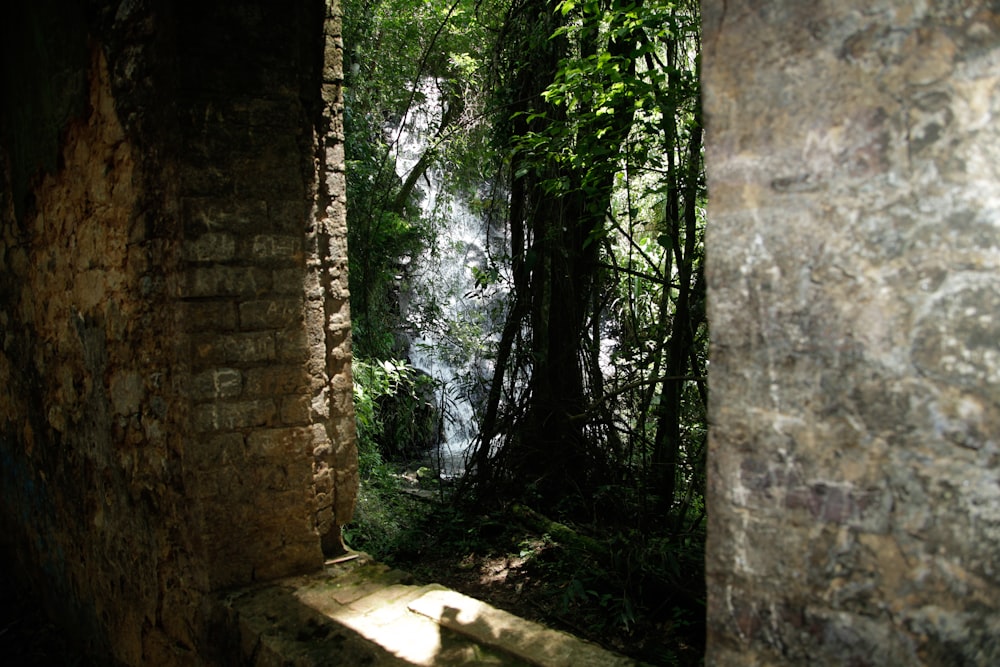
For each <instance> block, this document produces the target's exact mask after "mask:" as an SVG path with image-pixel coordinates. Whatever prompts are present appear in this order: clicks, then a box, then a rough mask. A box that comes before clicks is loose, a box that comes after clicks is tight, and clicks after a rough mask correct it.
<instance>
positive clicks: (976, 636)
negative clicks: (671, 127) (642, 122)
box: [704, 0, 1000, 665]
mask: <svg viewBox="0 0 1000 667" xmlns="http://www.w3.org/2000/svg"><path fill="white" fill-rule="evenodd" d="M704 35H705V65H704V90H705V100H704V101H705V110H706V115H707V119H708V134H707V136H708V145H707V165H708V174H709V227H708V229H709V231H708V234H709V238H708V240H707V246H708V251H707V252H708V273H709V275H708V277H709V303H710V320H711V323H712V332H713V334H712V367H711V377H710V381H711V386H712V403H711V413H712V417H711V421H712V430H711V435H710V442H711V444H710V479H709V508H708V509H709V517H710V528H709V544H708V557H707V570H708V591H709V600H708V620H709V655H708V663H709V664H713V665H755V664H782V663H788V664H807V663H808V664H830V665H833V664H856V665H897V664H907V665H917V664H923V665H939V664H970V665H987V664H996V663H997V662H998V661H1000V602H998V601H1000V570H998V569H997V565H996V554H997V553H1000V484H998V482H1000V449H998V440H997V433H1000V382H998V378H1000V352H998V347H997V341H998V340H1000V319H997V313H998V312H1000V310H998V306H1000V301H998V298H997V296H996V295H997V294H998V293H1000V291H998V288H1000V250H998V249H1000V225H998V220H1000V185H998V184H1000V167H998V165H1000V124H998V123H997V118H998V116H1000V95H998V91H1000V78H998V74H997V72H998V71H1000V69H998V65H1000V16H998V15H997V14H996V13H994V12H993V11H991V10H990V9H988V8H986V7H983V6H982V4H981V3H973V2H959V3H951V5H949V6H948V8H947V9H945V8H943V6H939V5H935V4H933V3H931V4H926V3H911V2H903V1H894V0H876V1H874V2H821V3H818V4H817V3H812V4H808V5H807V4H803V3H797V2H789V1H783V0H773V1H769V2H750V1H739V2H733V1H732V0H730V1H729V2H711V3H705V7H704Z"/></svg>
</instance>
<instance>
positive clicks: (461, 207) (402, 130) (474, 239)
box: [394, 77, 491, 477]
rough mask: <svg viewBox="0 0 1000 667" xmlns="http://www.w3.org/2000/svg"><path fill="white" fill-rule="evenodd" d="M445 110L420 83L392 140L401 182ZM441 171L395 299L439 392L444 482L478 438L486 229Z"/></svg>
mask: <svg viewBox="0 0 1000 667" xmlns="http://www.w3.org/2000/svg"><path fill="white" fill-rule="evenodd" d="M444 104H446V102H445V101H444V100H443V98H442V96H441V93H440V90H439V88H438V81H437V80H436V79H434V78H431V77H427V78H424V79H421V81H420V83H419V86H418V88H417V94H416V95H415V98H414V103H413V104H412V105H411V108H410V111H409V112H408V113H407V115H406V116H405V117H404V118H403V121H402V123H401V124H400V126H398V127H396V128H394V134H395V136H396V137H397V151H398V153H397V158H396V171H397V174H398V175H399V177H400V178H402V179H405V178H406V177H407V175H408V174H409V173H410V170H412V169H413V168H414V167H415V166H416V165H417V162H418V161H419V160H420V157H421V155H423V153H424V152H425V151H426V150H428V148H429V147H430V145H431V143H432V142H433V140H434V136H435V134H436V133H437V131H438V128H439V125H440V122H441V117H442V115H443V112H444V106H443V105H444ZM445 181H446V178H445V173H444V170H443V169H442V168H441V167H440V166H439V165H438V164H432V165H431V167H430V168H428V169H427V171H426V173H425V174H424V176H423V177H422V178H421V181H420V192H421V195H422V196H421V198H420V209H421V216H422V217H423V218H424V219H425V220H430V221H431V222H432V225H433V229H435V231H436V234H435V239H434V241H433V243H432V246H431V247H430V248H428V249H427V250H426V251H425V252H424V253H423V254H422V255H421V256H420V257H417V258H415V259H414V260H413V261H412V262H411V266H410V267H409V268H410V271H409V274H410V285H409V289H404V290H403V293H402V295H401V297H400V301H401V303H400V307H401V310H402V312H403V316H404V319H405V320H406V321H407V322H408V323H409V324H410V325H411V326H412V329H413V332H414V333H413V334H412V336H411V339H410V348H409V357H410V362H411V363H412V364H413V365H414V366H415V367H417V368H418V369H420V370H421V371H423V372H425V373H427V374H428V375H430V376H432V377H433V378H434V379H435V380H436V381H437V384H438V386H439V388H440V389H439V392H438V407H439V409H441V410H442V415H443V437H442V439H441V442H440V445H439V447H438V451H437V452H436V454H437V460H438V462H439V464H440V470H441V474H442V475H443V476H445V477H454V476H457V475H460V474H461V473H462V472H463V471H464V468H465V457H466V454H467V451H468V449H469V446H470V445H471V443H472V441H473V438H474V437H475V432H476V411H475V409H474V407H473V405H474V404H478V403H479V402H480V401H479V400H477V398H476V397H477V396H481V394H482V387H483V386H485V382H486V378H488V377H489V374H490V373H491V368H490V364H489V362H488V361H486V360H485V359H484V353H485V351H486V348H487V339H488V334H487V333H484V328H485V329H487V330H489V329H490V328H491V327H489V326H488V320H489V307H490V305H491V304H490V303H489V302H488V301H486V300H485V299H483V298H481V297H477V296H475V295H474V292H475V289H476V279H475V274H474V273H473V267H475V268H476V269H479V270H484V269H485V268H486V259H487V249H486V243H487V241H486V239H487V238H488V236H487V231H488V230H487V224H486V221H485V220H484V218H483V216H481V215H479V214H477V213H475V212H474V211H473V210H472V208H471V206H470V204H471V200H472V197H471V196H470V195H468V194H466V193H458V192H454V191H452V190H453V189H449V188H448V187H447V183H446V182H445Z"/></svg>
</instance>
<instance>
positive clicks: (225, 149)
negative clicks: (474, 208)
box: [0, 0, 357, 664]
mask: <svg viewBox="0 0 1000 667" xmlns="http://www.w3.org/2000/svg"><path fill="white" fill-rule="evenodd" d="M107 4H108V3H84V4H83V6H82V8H81V6H80V5H79V4H78V3H71V2H62V1H61V0H51V1H50V2H45V3H32V2H18V3H15V5H14V6H13V7H12V8H11V12H10V20H9V21H5V24H4V28H3V30H4V33H3V37H4V40H3V41H4V44H3V48H4V54H3V55H4V58H3V63H4V68H3V70H2V73H3V77H2V79H0V86H2V93H3V94H2V95H0V99H3V101H4V103H3V105H2V113H0V121H2V124H0V157H2V160H0V165H2V170H0V176H2V181H3V185H4V187H3V190H2V198H0V326H2V333H0V461H2V467H0V495H2V500H3V503H2V508H0V533H2V535H3V538H2V539H3V546H4V557H5V561H10V562H9V563H6V562H5V565H9V567H12V568H16V569H17V570H18V571H19V572H20V573H21V578H22V579H23V580H24V581H26V582H30V583H31V585H32V586H33V588H34V589H35V590H36V591H37V592H38V593H39V594H40V595H42V596H43V597H45V598H47V601H48V604H49V607H50V608H51V609H52V610H53V611H54V612H55V613H56V614H57V615H59V616H61V617H62V618H63V619H64V621H65V622H66V624H67V626H69V627H73V628H76V630H77V632H78V634H79V635H80V636H81V638H82V639H83V641H84V642H85V643H88V644H89V645H90V648H91V650H92V651H94V652H96V653H98V654H104V655H112V656H113V657H114V659H115V660H116V661H118V662H121V663H124V664H185V663H192V664H197V663H198V661H199V660H200V658H199V656H198V650H199V642H200V641H201V640H202V633H203V632H204V631H205V629H204V627H203V626H202V625H201V624H202V619H201V618H200V611H199V609H200V604H201V602H200V600H201V596H202V595H203V594H204V593H206V592H209V591H213V590H217V589H219V588H221V587H225V586H230V585H238V584H243V583H247V582H250V581H254V580H259V579H266V578H272V577H277V576H281V575H284V574H289V573H292V572H300V571H305V570H309V569H315V568H318V567H319V566H320V565H321V564H322V559H323V551H324V549H325V550H326V551H327V552H335V551H336V550H337V549H338V548H339V547H340V538H339V525H341V524H343V523H344V522H346V521H347V520H348V519H349V518H350V515H351V513H352V511H353V503H354V495H355V492H356V486H357V469H356V452H355V448H354V420H353V413H352V404H351V390H350V389H351V378H350V335H349V334H350V317H349V312H348V306H347V288H346V285H347V276H346V268H345V267H346V248H345V238H346V232H345V220H344V198H343V197H344V194H343V193H344V185H343V150H342V146H341V144H340V142H341V140H342V125H341V118H340V88H339V86H340V44H339V28H338V22H337V20H336V16H335V15H336V7H334V6H328V5H327V4H324V3H323V2H308V3H290V4H289V3H284V2H276V1H275V2H267V1H259V2H250V3H244V2H241V3H230V2H222V1H221V0H219V1H211V0H209V1H199V2H197V3H196V2H178V3H157V2H153V3H122V4H121V6H106V5H107ZM15 63H16V66H14V64H15ZM66 82H79V85H76V86H73V85H66ZM26 138H27V139H26Z"/></svg>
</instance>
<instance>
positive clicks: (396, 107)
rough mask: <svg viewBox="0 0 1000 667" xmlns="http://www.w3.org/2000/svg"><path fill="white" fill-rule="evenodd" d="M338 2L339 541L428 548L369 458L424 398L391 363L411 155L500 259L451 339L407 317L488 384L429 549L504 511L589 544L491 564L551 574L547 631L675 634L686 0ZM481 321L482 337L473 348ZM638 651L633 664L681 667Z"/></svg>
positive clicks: (691, 165) (693, 430) (697, 123)
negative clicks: (347, 531)
mask: <svg viewBox="0 0 1000 667" xmlns="http://www.w3.org/2000/svg"><path fill="white" fill-rule="evenodd" d="M345 9H346V10H347V21H346V23H345V28H346V33H345V34H346V39H347V43H348V67H349V69H350V66H351V65H352V64H354V65H357V67H356V68H355V69H354V73H353V74H350V75H349V76H348V81H347V93H346V94H347V104H348V109H347V113H346V125H347V137H348V138H347V141H348V144H347V147H348V168H349V181H348V184H349V197H350V206H349V216H350V217H349V234H350V238H349V246H350V263H351V266H350V270H351V281H352V282H351V290H352V311H353V317H354V336H355V345H356V352H357V356H356V358H355V364H356V366H355V373H356V381H357V383H358V384H359V386H360V388H358V387H356V393H355V397H356V406H357V414H358V420H359V430H360V432H361V434H362V437H361V439H362V445H363V452H362V456H363V461H364V462H365V470H366V471H368V474H370V475H371V476H370V477H369V480H370V481H369V482H368V483H367V485H366V486H364V487H363V491H362V503H361V510H360V512H359V515H360V519H361V520H360V522H359V523H358V524H357V526H356V527H354V528H352V530H354V531H355V535H356V536H357V537H356V539H358V540H363V541H364V543H365V544H375V545H377V546H378V549H384V550H385V551H384V554H385V555H384V557H386V558H388V559H390V560H392V559H393V558H397V559H400V560H407V559H409V561H408V562H410V563H413V562H415V560H414V559H417V558H418V557H419V556H421V555H422V556H428V555H431V554H430V553H429V550H431V548H430V547H428V545H427V541H428V540H427V537H426V533H427V532H430V528H429V527H427V526H429V524H426V525H425V524H424V523H423V521H424V520H423V519H420V518H419V517H420V516H423V511H424V510H421V509H417V508H418V507H421V506H419V505H418V506H413V505H412V504H407V502H406V501H400V500H399V499H398V498H397V496H399V493H398V488H397V482H396V481H395V480H396V478H395V477H393V474H392V472H391V470H390V469H389V467H388V466H386V465H385V464H384V463H383V461H385V460H386V458H387V457H389V456H392V455H395V454H398V452H399V447H400V446H401V445H400V444H399V443H405V442H412V441H413V440H414V434H413V433H410V432H408V428H409V426H411V425H412V424H415V423H417V422H419V421H420V418H419V415H418V412H417V410H419V406H420V405H421V404H422V403H427V402H428V401H427V400H426V394H424V393H423V392H425V391H426V390H427V389H428V387H426V386H425V387H421V386H420V383H421V379H420V378H419V375H418V374H415V373H414V372H413V371H412V369H410V368H408V367H407V365H406V364H405V363H404V362H401V361H399V359H400V358H401V357H402V354H403V350H402V347H403V346H402V345H401V344H400V338H401V332H404V331H406V329H407V327H408V326H409V325H410V324H411V323H407V322H403V321H402V319H401V316H400V312H399V308H398V300H397V297H398V294H399V292H400V290H401V289H403V288H404V287H405V285H406V282H407V280H408V268H407V267H408V266H409V260H410V259H411V258H414V257H417V256H418V255H419V254H420V253H421V252H423V251H425V249H426V248H428V247H432V246H433V242H434V234H435V224H436V221H434V220H426V219H421V218H420V217H419V216H418V215H417V214H416V209H415V207H414V205H413V204H414V202H415V200H416V197H418V196H419V193H418V190H419V188H418V187H417V186H416V183H417V182H418V181H419V178H420V175H421V173H422V172H421V171H420V170H421V169H425V168H426V166H427V164H430V163H432V162H435V161H436V162H437V163H439V164H442V165H444V166H445V173H446V176H447V178H448V179H449V182H450V183H451V184H452V186H453V187H454V188H456V189H461V188H465V189H472V190H474V189H477V188H481V186H482V184H484V183H489V184H490V185H491V188H490V189H491V192H490V193H489V194H488V195H487V194H485V193H483V192H480V194H481V195H482V201H483V202H484V203H483V211H484V213H485V214H487V215H491V216H494V217H496V218H501V217H502V218H503V219H504V225H505V228H504V238H505V241H506V243H507V252H506V253H499V254H493V255H491V256H490V257H489V258H488V261H486V262H484V263H483V264H482V265H480V266H477V267H475V269H474V277H475V281H476V287H475V289H474V291H473V293H474V294H477V295H480V296H482V297H484V298H483V301H484V303H487V302H490V300H489V299H487V298H485V297H486V296H492V295H496V294H504V293H508V292H509V294H510V298H509V300H508V301H507V303H506V304H505V307H504V309H503V312H502V313H491V314H488V315H484V317H483V321H482V322H474V323H473V324H474V326H473V325H470V324H469V323H468V322H446V321H442V320H441V317H440V313H439V312H434V307H433V304H434V300H433V299H428V301H427V303H428V304H430V305H429V306H428V312H427V313H426V315H425V316H424V317H423V319H422V320H421V322H420V326H421V327H436V328H437V329H439V330H440V331H443V332H447V333H448V334H449V336H450V339H451V342H450V343H449V344H450V345H452V346H453V347H454V349H455V350H456V351H457V352H456V353H458V352H461V353H463V354H464V353H469V351H470V350H471V351H472V353H473V354H475V355H477V360H479V361H480V362H481V363H482V364H483V365H486V364H487V363H492V366H493V369H494V372H493V379H492V383H491V384H490V386H489V387H486V388H484V389H482V390H481V393H480V397H481V401H480V402H481V405H482V421H481V431H482V432H481V433H480V437H479V441H478V448H477V450H476V452H475V456H474V460H473V462H472V465H473V468H472V475H471V476H470V477H469V478H468V479H466V480H465V483H464V485H463V486H462V491H463V492H468V493H465V494H464V495H463V498H464V497H474V498H475V500H476V504H475V505H473V507H475V508H476V510H475V511H474V512H473V511H470V510H468V509H462V508H467V507H468V506H465V505H457V506H455V507H453V508H450V509H448V510H444V509H434V510H432V514H433V516H434V518H433V519H429V520H428V521H430V522H431V523H434V522H436V523H435V528H439V529H440V530H438V531H436V532H434V534H435V535H438V539H440V540H441V543H442V544H444V545H449V546H446V547H445V548H450V549H452V550H453V552H461V551H466V550H471V551H477V550H478V551H482V550H484V549H496V548H498V547H497V546H496V542H495V541H494V540H493V539H492V538H491V539H486V538H487V535H486V534H487V533H491V535H492V533H495V532H498V531H499V532H501V533H503V534H504V535H506V534H507V532H508V530H511V529H509V528H508V527H507V526H506V524H505V522H508V521H510V517H509V516H508V515H507V514H505V512H506V509H507V508H509V507H510V506H511V504H512V503H514V502H524V503H528V504H530V505H531V506H533V507H534V508H535V509H537V510H539V511H541V512H542V513H545V514H548V515H551V516H553V517H556V518H558V519H559V520H560V521H561V522H563V523H564V524H565V525H566V526H569V527H570V529H571V530H577V531H580V532H586V533H587V534H588V535H591V536H593V539H594V540H595V541H596V542H598V543H599V544H600V545H602V546H600V548H598V549H596V552H598V553H596V554H595V553H594V552H595V550H593V549H584V550H582V551H581V550H579V549H576V548H575V547H573V546H572V545H571V544H570V542H572V540H571V541H570V542H566V541H565V540H561V539H559V538H558V537H557V536H555V535H554V534H552V533H551V532H544V531H543V533H542V534H534V535H530V536H527V537H526V536H525V534H524V532H523V531H522V532H521V534H520V536H519V537H518V536H516V535H515V534H514V533H517V530H516V529H515V530H513V532H512V533H511V535H510V536H509V537H510V539H513V540H515V545H520V546H516V547H515V546H511V547H510V548H511V549H512V551H513V553H515V555H516V556H517V558H520V559H526V561H525V562H526V563H531V564H532V565H531V566H530V567H533V568H535V571H536V573H538V574H539V575H540V576H544V577H549V578H551V579H552V580H553V581H560V582H563V583H562V584H561V585H560V586H556V587H552V588H546V595H548V597H546V598H545V602H544V603H543V606H545V607H546V609H547V610H548V611H549V613H550V614H551V615H552V616H553V617H559V616H560V615H564V616H571V617H572V618H574V619H576V622H577V623H583V624H584V625H586V626H587V628H589V629H590V630H593V631H595V632H596V633H598V634H601V633H604V634H606V635H619V636H629V635H630V634H631V633H636V632H639V631H640V629H642V628H645V629H647V630H648V629H649V628H650V627H652V626H651V624H659V625H658V626H657V627H661V628H662V627H669V628H670V630H669V631H670V632H676V633H680V634H685V633H687V635H686V636H689V637H690V636H693V635H696V634H697V633H698V632H701V630H700V627H701V626H700V616H701V613H702V610H701V608H700V606H701V605H703V595H704V592H703V583H702V580H703V577H702V567H703V566H702V554H703V548H704V519H705V506H704V489H705V449H706V432H707V425H706V405H707V392H708V387H707V383H706V380H705V375H706V368H707V350H708V330H707V323H706V317H705V296H704V291H705V281H704V242H703V239H704V230H705V215H704V210H705V198H706V192H705V179H704V174H703V165H702V162H703V158H702V153H703V147H702V119H701V113H700V106H699V97H700V89H699V74H698V63H699V58H700V55H699V54H700V37H699V34H700V28H699V20H700V19H699V15H698V5H697V3H695V2H693V1H691V0H562V1H561V2H559V1H556V0H484V1H483V2H478V3H476V2H472V1H466V0H446V1H444V2H442V1H441V0H432V1H430V2H416V1H415V0H359V1H354V2H346V3H345ZM422 75H434V76H436V77H438V80H439V82H440V84H439V85H440V86H441V89H442V90H443V91H444V95H445V98H446V99H447V100H448V108H449V109H450V111H447V112H445V113H443V114H442V118H441V126H440V129H439V131H438V138H437V141H436V142H434V143H433V145H432V147H431V149H430V150H429V151H428V154H427V155H426V156H425V157H424V158H421V161H420V162H418V166H417V167H415V168H414V170H413V171H412V172H411V173H410V174H409V175H408V176H404V177H403V178H399V177H397V176H396V173H395V167H394V154H395V145H394V142H395V140H396V138H395V136H394V135H393V133H392V132H391V131H387V128H392V127H394V126H395V125H396V124H397V123H398V122H399V119H401V118H402V117H403V116H404V115H405V113H406V110H407V108H408V107H409V106H410V105H411V104H412V103H413V102H414V100H415V99H416V97H417V96H418V95H419V93H418V90H417V86H416V82H417V81H418V80H419V78H420V77H421V76H422ZM494 322H501V323H502V329H500V330H499V331H498V334H499V335H497V336H490V335H488V334H487V333H484V331H488V329H489V327H488V325H489V324H491V323H494ZM498 329H499V327H498ZM394 420H395V421H394ZM366 452H367V453H366ZM378 470H382V471H383V473H384V474H376V473H375V471H378ZM484 508H491V509H490V510H489V511H490V512H491V514H488V515H484V514H483V511H484ZM438 512H446V514H439V513H438ZM470 512H471V513H470ZM492 512H496V514H492ZM394 513H399V514H398V515H396V514H394ZM484 517H485V518H484ZM490 517H492V518H490ZM498 517H502V518H498ZM414 525H419V526H425V527H423V528H413V526H414ZM498 526H499V527H498ZM421 531H424V532H421ZM492 537H496V535H492ZM383 538H384V539H383ZM485 542H488V543H489V544H488V545H487V544H485ZM521 543H523V544H521ZM522 552H523V553H522ZM526 567H527V566H526ZM529 569H530V568H529ZM573 629H576V630H579V628H573ZM694 643H695V644H697V642H694ZM661 648H662V650H663V652H662V653H661V654H659V655H651V654H650V655H643V659H645V660H648V661H650V662H657V663H660V664H678V663H679V662H680V661H681V658H679V657H678V655H672V654H669V650H668V649H666V648H663V647H661ZM689 657H690V656H689Z"/></svg>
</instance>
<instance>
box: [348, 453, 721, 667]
mask: <svg viewBox="0 0 1000 667" xmlns="http://www.w3.org/2000/svg"><path fill="white" fill-rule="evenodd" d="M437 483H438V482H437V481H436V480H427V479H425V480H417V479H416V478H415V476H414V475H410V474H406V472H405V471H403V470H402V469H400V470H395V469H393V468H392V466H391V465H385V466H384V468H383V469H382V471H381V472H380V473H378V474H377V475H373V476H369V477H368V478H367V480H366V481H365V483H363V484H362V490H361V493H360V494H359V503H358V510H357V513H356V515H355V520H354V522H353V523H352V524H351V525H350V526H348V527H347V530H346V536H347V539H348V542H349V544H350V545H351V546H352V547H353V548H355V549H359V550H363V551H366V552H368V553H370V554H371V555H372V556H374V557H375V558H377V559H378V560H381V561H383V562H386V563H388V564H390V565H393V566H395V567H399V568H401V569H404V570H407V571H409V572H412V573H413V574H414V575H415V576H416V577H417V578H418V579H421V580H424V581H428V582H430V581H433V582H438V583H442V584H444V585H447V586H449V587H451V588H454V589H456V590H459V591H461V592H464V593H466V594H468V595H472V596H474V597H477V598H480V599H484V600H486V601H488V602H490V603H492V604H494V605H495V606H498V607H501V608H505V609H507V610H508V611H511V612H513V613H516V614H518V615H520V616H523V617H526V618H529V619H533V620H537V621H540V622H543V623H545V624H547V625H550V626H552V627H556V628H560V629H563V630H567V631H569V632H572V633H574V634H577V635H579V636H582V637H584V638H586V639H589V640H591V641H595V642H597V643H600V644H603V645H604V646H606V647H608V648H610V649H613V650H615V651H618V652H620V653H624V654H627V655H630V656H631V657H634V658H636V659H638V660H641V661H643V662H645V663H648V664H651V665H670V666H674V665H678V666H681V665H683V666H687V665H700V664H702V653H703V649H704V621H703V619H704V584H703V581H704V576H703V565H702V563H703V548H704V547H703V545H704V536H703V535H690V536H687V537H685V538H683V539H667V538H666V537H664V536H657V535H644V534H642V533H641V532H640V531H637V530H634V529H632V530H630V529H624V528H613V527H612V528H609V527H605V528H604V529H600V530H597V529H595V528H594V527H593V526H573V525H566V524H554V525H557V526H559V527H560V529H558V530H555V529H553V530H540V529H539V526H538V524H537V523H534V522H532V521H526V520H525V519H524V515H523V514H522V513H517V512H515V511H513V509H512V508H504V509H497V510H491V511H483V510H482V508H481V507H480V506H476V505H474V504H465V503H462V502H456V501H454V500H453V499H452V500H447V499H444V498H445V496H446V494H439V493H437V487H436V486H435V485H436V484H437ZM429 487H434V490H435V494H434V495H433V496H432V497H423V498H416V497H414V496H412V495H410V493H409V492H412V491H413V490H415V489H419V488H424V489H425V490H426V489H427V488H429ZM407 491H409V492H407ZM573 535H576V536H577V537H576V538H573V537H572V536H573Z"/></svg>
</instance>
